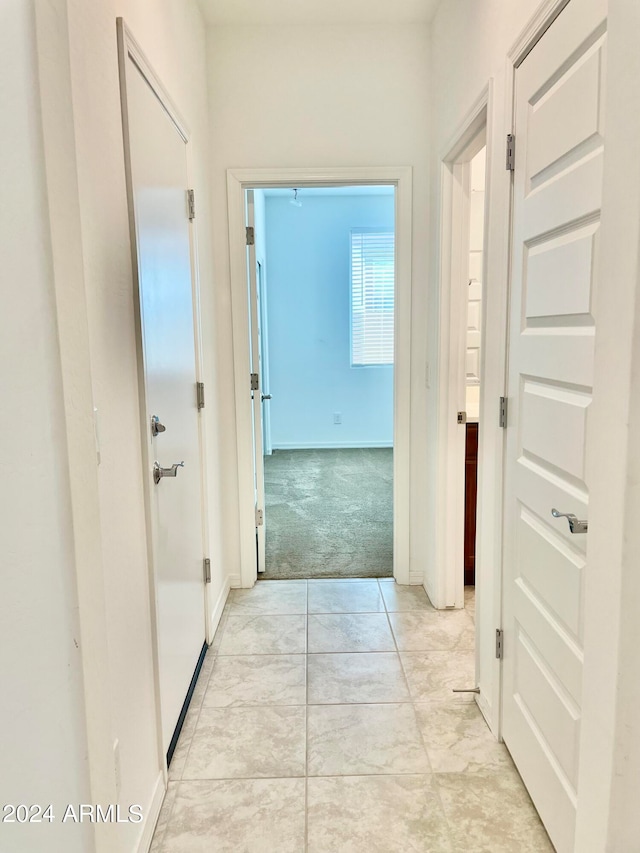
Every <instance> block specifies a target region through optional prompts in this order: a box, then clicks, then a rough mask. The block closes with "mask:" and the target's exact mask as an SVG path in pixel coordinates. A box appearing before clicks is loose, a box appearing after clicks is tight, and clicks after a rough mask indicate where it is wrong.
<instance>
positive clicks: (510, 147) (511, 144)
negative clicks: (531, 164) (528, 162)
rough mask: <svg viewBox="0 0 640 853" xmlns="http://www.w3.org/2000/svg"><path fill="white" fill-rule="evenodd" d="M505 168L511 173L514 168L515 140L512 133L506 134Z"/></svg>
mask: <svg viewBox="0 0 640 853" xmlns="http://www.w3.org/2000/svg"><path fill="white" fill-rule="evenodd" d="M505 168H506V169H507V170H508V171H509V172H513V170H514V169H515V168H516V138H515V136H514V135H513V133H508V134H507V157H506V164H505Z"/></svg>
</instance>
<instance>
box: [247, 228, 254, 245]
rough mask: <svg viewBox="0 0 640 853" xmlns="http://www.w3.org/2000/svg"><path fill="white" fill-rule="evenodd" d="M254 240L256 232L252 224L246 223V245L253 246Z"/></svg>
mask: <svg viewBox="0 0 640 853" xmlns="http://www.w3.org/2000/svg"><path fill="white" fill-rule="evenodd" d="M255 242H256V232H255V230H254V227H253V225H247V246H253V245H255Z"/></svg>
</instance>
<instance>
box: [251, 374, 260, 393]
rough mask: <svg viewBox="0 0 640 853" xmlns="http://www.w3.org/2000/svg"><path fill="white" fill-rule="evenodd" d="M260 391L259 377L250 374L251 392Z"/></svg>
mask: <svg viewBox="0 0 640 853" xmlns="http://www.w3.org/2000/svg"><path fill="white" fill-rule="evenodd" d="M259 389H260V377H259V376H258V374H257V373H252V374H251V390H252V391H258V390H259Z"/></svg>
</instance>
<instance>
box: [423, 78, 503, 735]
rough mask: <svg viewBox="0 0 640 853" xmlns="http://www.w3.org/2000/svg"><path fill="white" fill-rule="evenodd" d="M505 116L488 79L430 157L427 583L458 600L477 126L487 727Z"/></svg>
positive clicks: (497, 493)
mask: <svg viewBox="0 0 640 853" xmlns="http://www.w3.org/2000/svg"><path fill="white" fill-rule="evenodd" d="M510 121H511V118H510V116H506V117H505V113H504V109H501V104H500V103H499V100H498V99H497V98H496V95H495V85H494V81H493V79H491V80H489V81H488V83H487V85H486V87H485V88H484V90H483V91H482V92H481V93H480V95H479V96H478V97H477V99H476V101H475V103H474V104H473V106H472V107H471V109H470V110H469V111H468V112H467V115H466V116H465V118H464V119H463V121H462V122H461V123H460V125H459V126H458V128H457V130H456V131H455V132H454V134H453V135H452V137H451V139H450V141H449V143H448V144H447V145H446V146H445V148H444V150H443V153H442V155H441V157H440V164H441V165H440V168H441V227H440V253H441V254H440V294H439V299H440V320H439V331H440V342H439V365H440V368H439V377H438V380H439V384H438V439H437V441H438V445H437V446H438V475H437V484H436V489H437V500H436V507H437V508H438V509H437V512H438V518H437V520H436V521H437V523H436V526H435V529H436V531H437V534H436V535H437V540H436V577H435V585H434V588H433V589H430V590H429V593H430V595H431V596H432V598H433V600H434V604H435V605H436V606H437V607H439V608H445V607H463V606H464V556H463V555H464V550H463V546H464V430H463V428H462V427H460V426H459V425H458V424H457V422H456V412H457V411H458V410H460V409H464V405H463V404H462V401H461V397H462V395H463V394H464V351H465V347H466V338H465V337H464V332H463V320H464V321H465V322H464V325H465V326H466V313H465V311H464V306H465V305H466V302H465V296H466V292H464V293H463V289H464V287H466V280H465V276H464V275H461V266H460V265H461V263H464V264H466V263H467V259H468V254H466V252H467V249H468V235H466V236H465V229H466V231H468V210H466V206H467V205H468V202H467V201H465V189H464V186H463V184H462V182H461V179H462V178H463V177H464V175H463V172H464V170H463V169H462V167H461V166H460V163H461V161H462V160H464V159H465V158H468V156H469V152H470V150H473V149H470V146H472V144H473V142H474V140H475V139H477V138H478V136H479V135H480V134H481V133H482V131H483V129H484V131H485V134H486V148H487V158H486V163H487V166H486V168H487V171H486V197H485V229H484V251H483V289H482V336H481V339H482V350H481V385H480V430H479V444H478V515H477V525H476V531H477V532H476V684H477V685H478V686H479V687H480V690H481V692H480V694H479V695H478V696H477V702H478V705H479V706H480V708H481V710H482V712H483V714H484V716H485V718H486V719H487V722H488V724H489V726H490V728H491V730H492V731H493V732H494V734H496V735H499V732H500V690H501V680H500V679H501V670H500V662H499V661H498V660H496V658H495V646H494V636H495V629H496V628H498V627H499V626H500V624H501V595H502V564H501V554H502V479H503V474H502V468H503V453H504V434H503V431H502V430H501V429H500V427H499V419H498V405H499V398H500V397H501V396H503V395H504V393H505V392H504V387H505V375H506V352H507V349H506V346H507V344H506V341H507V312H508V278H509V223H510V207H511V179H510V173H509V172H508V171H507V170H506V169H505V162H504V150H505V149H504V147H503V146H504V139H505V134H506V133H507V130H506V129H505V128H508V127H510ZM465 223H466V225H465ZM463 254H464V257H463ZM463 313H464V317H462V316H461V315H462V314H463Z"/></svg>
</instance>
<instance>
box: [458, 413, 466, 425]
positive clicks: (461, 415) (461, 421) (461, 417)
mask: <svg viewBox="0 0 640 853" xmlns="http://www.w3.org/2000/svg"><path fill="white" fill-rule="evenodd" d="M466 422H467V413H466V412H458V423H459V424H466Z"/></svg>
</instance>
